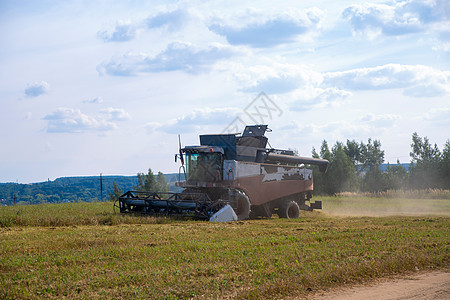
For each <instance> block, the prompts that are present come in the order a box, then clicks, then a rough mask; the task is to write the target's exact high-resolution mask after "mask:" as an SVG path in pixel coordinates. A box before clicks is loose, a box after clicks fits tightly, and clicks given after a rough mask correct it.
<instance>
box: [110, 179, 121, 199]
mask: <svg viewBox="0 0 450 300" xmlns="http://www.w3.org/2000/svg"><path fill="white" fill-rule="evenodd" d="M122 194H123V191H122V190H121V189H120V187H119V185H118V184H117V183H116V182H115V181H113V190H112V191H111V192H110V193H109V201H113V202H114V201H117V200H119V197H120V196H122Z"/></svg>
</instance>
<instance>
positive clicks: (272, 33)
mask: <svg viewBox="0 0 450 300" xmlns="http://www.w3.org/2000/svg"><path fill="white" fill-rule="evenodd" d="M323 16H324V13H323V11H322V10H320V9H318V8H310V9H306V10H298V9H289V10H285V11H283V12H282V13H276V14H265V13H262V12H256V11H246V12H245V13H243V14H242V13H241V14H236V15H234V16H233V18H231V19H229V20H223V19H221V20H216V21H214V22H212V24H211V25H210V26H209V29H210V30H211V31H213V32H215V33H217V34H219V35H222V36H224V37H225V38H226V39H227V41H228V42H229V43H230V44H231V45H248V46H252V47H257V48H264V47H273V46H276V45H280V44H285V43H291V42H294V41H296V40H297V38H298V36H299V35H302V34H305V33H307V32H309V31H312V30H317V29H318V28H319V27H320V21H321V19H322V18H323Z"/></svg>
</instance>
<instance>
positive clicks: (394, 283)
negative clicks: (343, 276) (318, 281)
mask: <svg viewBox="0 0 450 300" xmlns="http://www.w3.org/2000/svg"><path fill="white" fill-rule="evenodd" d="M312 299H314V300H331V299H333V300H344V299H345V300H356V299H364V300H375V299H387V300H394V299H396V300H399V299H402V300H403V299H405V300H406V299H422V300H430V299H450V271H449V270H447V271H436V272H431V273H422V274H417V275H405V276H401V277H396V278H395V279H381V280H380V281H378V282H377V283H375V284H370V285H364V286H362V285H361V286H354V287H351V288H341V289H337V290H332V291H330V292H323V293H319V294H317V295H316V296H314V297H312Z"/></svg>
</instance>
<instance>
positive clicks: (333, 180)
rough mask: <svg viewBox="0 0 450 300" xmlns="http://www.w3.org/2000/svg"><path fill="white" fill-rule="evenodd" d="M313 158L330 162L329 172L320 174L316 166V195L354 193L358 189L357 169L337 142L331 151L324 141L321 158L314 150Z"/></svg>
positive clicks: (341, 145)
mask: <svg viewBox="0 0 450 300" xmlns="http://www.w3.org/2000/svg"><path fill="white" fill-rule="evenodd" d="M312 155H313V157H316V158H318V157H320V158H323V159H327V160H328V161H329V164H328V171H327V172H326V173H321V172H319V170H318V168H317V167H316V166H314V167H313V172H314V190H315V192H316V193H319V194H320V193H325V194H330V195H332V194H335V193H339V192H343V191H354V190H356V189H357V188H358V178H357V175H356V168H355V166H354V164H353V162H352V160H351V159H350V158H349V157H348V156H347V154H346V152H345V150H344V145H343V144H342V143H340V142H337V143H336V145H335V146H334V147H333V148H332V150H331V151H330V150H329V148H328V143H327V142H326V141H325V140H324V141H323V142H322V146H321V148H320V156H319V155H318V154H317V152H316V150H315V149H313V154H312Z"/></svg>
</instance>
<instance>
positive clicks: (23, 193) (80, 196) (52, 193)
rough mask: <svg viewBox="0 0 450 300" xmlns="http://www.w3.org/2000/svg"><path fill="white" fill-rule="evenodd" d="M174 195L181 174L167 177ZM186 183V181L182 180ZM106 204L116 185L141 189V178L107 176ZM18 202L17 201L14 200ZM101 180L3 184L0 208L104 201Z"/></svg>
mask: <svg viewBox="0 0 450 300" xmlns="http://www.w3.org/2000/svg"><path fill="white" fill-rule="evenodd" d="M164 176H165V178H166V181H167V182H168V183H169V188H170V191H176V190H177V187H176V186H175V182H176V181H177V180H178V174H165V175H164ZM182 179H183V178H182ZM102 181H103V200H107V199H109V196H108V194H109V193H110V192H111V191H112V190H113V182H115V183H116V184H118V185H119V187H120V188H121V190H122V191H123V192H126V191H129V190H132V189H133V187H134V186H136V185H137V176H103V177H102ZM14 198H15V199H14ZM100 199H101V193H100V176H80V177H60V178H57V179H55V180H53V181H45V182H38V183H30V184H17V183H0V205H11V204H13V203H14V201H15V202H16V203H17V204H39V203H61V202H77V201H85V202H96V201H100Z"/></svg>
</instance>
